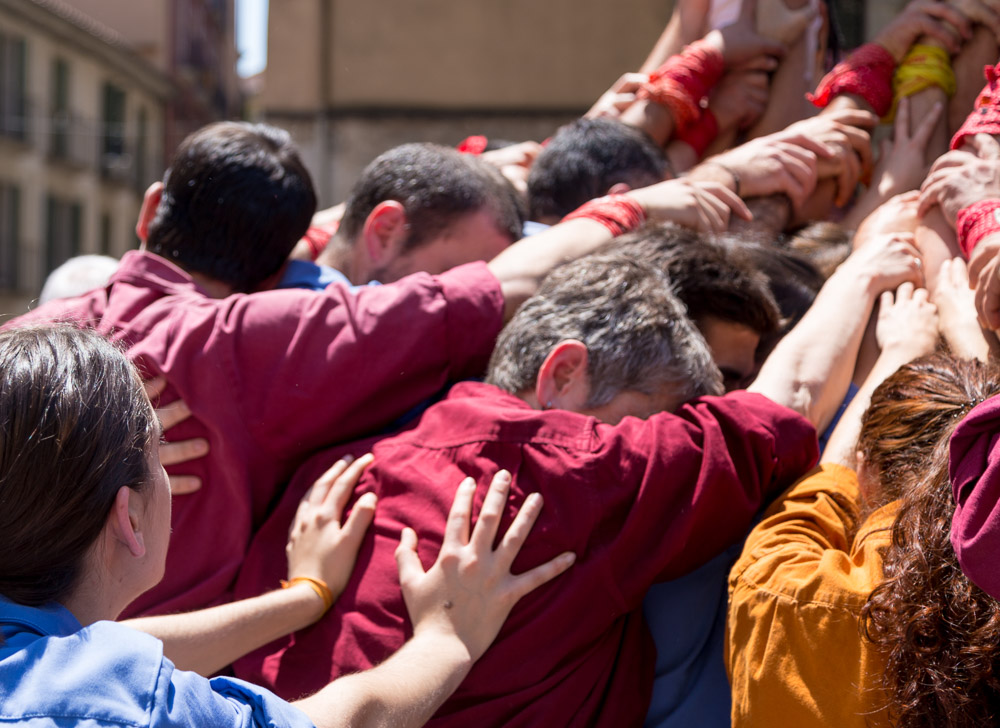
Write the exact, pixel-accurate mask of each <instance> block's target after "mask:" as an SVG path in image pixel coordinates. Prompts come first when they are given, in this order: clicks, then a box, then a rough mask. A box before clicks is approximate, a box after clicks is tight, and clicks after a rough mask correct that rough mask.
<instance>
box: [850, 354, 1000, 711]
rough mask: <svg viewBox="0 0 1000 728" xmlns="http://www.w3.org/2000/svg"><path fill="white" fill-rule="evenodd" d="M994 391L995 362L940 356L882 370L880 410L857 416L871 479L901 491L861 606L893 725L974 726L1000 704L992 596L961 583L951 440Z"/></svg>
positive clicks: (998, 622)
mask: <svg viewBox="0 0 1000 728" xmlns="http://www.w3.org/2000/svg"><path fill="white" fill-rule="evenodd" d="M997 393H1000V369H998V368H997V367H996V366H994V365H992V364H990V365H987V364H982V363H981V362H978V361H968V360H961V359H956V358H954V357H952V356H948V355H944V354H936V355H933V356H931V357H927V358H925V359H921V360H918V361H917V362H914V363H912V364H909V365H907V366H905V367H903V368H901V369H900V370H899V371H898V372H896V374H894V375H893V376H891V377H889V379H887V380H886V381H885V382H884V383H883V384H882V386H881V387H879V390H877V391H876V394H877V395H878V398H877V399H876V397H874V396H873V398H872V406H871V408H870V410H879V409H884V410H885V411H884V412H876V416H871V417H869V416H866V418H865V424H864V425H863V427H864V428H865V429H869V430H875V431H876V432H875V434H871V433H869V434H868V437H867V442H869V443H872V444H870V445H869V451H870V452H872V453H874V455H873V456H871V457H874V458H875V459H876V461H877V462H878V463H879V465H878V466H877V467H878V468H879V471H878V475H879V480H880V481H881V482H882V483H883V484H886V485H887V486H888V487H887V490H888V491H890V493H895V494H896V495H897V496H898V497H899V498H900V500H901V503H900V510H899V512H898V514H897V516H896V520H895V523H894V524H893V527H892V541H891V544H890V545H889V546H888V547H887V549H886V550H885V552H884V554H883V572H884V575H885V580H884V581H883V582H882V583H881V584H879V585H878V586H877V587H876V588H875V589H874V590H873V591H872V593H871V595H870V596H869V598H868V602H867V603H866V604H865V606H864V609H863V611H862V631H863V634H864V636H865V638H866V639H868V640H870V641H871V642H873V643H874V644H875V645H877V646H878V647H879V648H880V649H881V650H882V651H883V653H884V655H885V671H884V673H883V689H884V691H885V694H886V695H887V696H888V697H889V701H890V704H889V706H888V707H889V712H890V715H891V716H892V719H893V724H894V725H897V726H904V727H906V728H916V727H921V728H922V727H927V728H930V727H931V726H935V727H937V726H970V727H971V726H977V727H978V726H982V725H991V724H992V722H993V717H994V716H995V715H996V714H997V713H998V712H1000V672H998V671H1000V603H998V602H997V601H996V600H994V599H992V598H991V597H989V596H988V595H987V594H986V593H985V592H983V591H981V590H980V589H979V588H978V587H976V586H975V585H973V584H972V582H970V581H969V579H968V578H967V577H966V576H965V575H964V574H963V573H962V570H961V569H960V568H959V565H958V560H957V559H956V557H955V552H954V550H953V549H952V547H951V543H950V541H949V533H950V527H951V518H952V515H953V513H954V511H955V504H954V502H953V500H952V497H951V485H950V483H949V479H948V449H947V446H948V439H949V437H950V435H951V433H952V431H953V430H954V428H955V425H957V424H958V422H959V421H960V419H961V417H962V416H964V415H965V413H967V412H968V411H969V409H970V408H971V405H972V403H973V402H975V401H978V400H981V399H982V398H985V397H990V396H993V395H995V394H997ZM880 403H882V404H880ZM907 410H910V413H909V414H908V413H907ZM908 430H909V435H908V434H907V431H908ZM865 439H866V438H865V435H864V433H863V436H862V440H865ZM897 451H907V452H905V453H903V452H897ZM866 457H869V456H867V455H866Z"/></svg>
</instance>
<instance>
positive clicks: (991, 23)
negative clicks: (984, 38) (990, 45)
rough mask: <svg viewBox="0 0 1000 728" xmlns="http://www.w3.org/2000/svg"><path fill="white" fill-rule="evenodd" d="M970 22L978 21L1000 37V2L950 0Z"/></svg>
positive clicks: (988, 0) (990, 0)
mask: <svg viewBox="0 0 1000 728" xmlns="http://www.w3.org/2000/svg"><path fill="white" fill-rule="evenodd" d="M948 4H949V5H952V6H954V7H955V9H957V10H958V11H959V12H960V13H961V14H962V15H964V16H965V17H966V18H967V19H968V20H969V22H970V23H978V24H980V25H984V26H986V27H987V28H989V29H990V32H992V33H993V35H994V36H995V37H1000V2H998V1H997V0H948Z"/></svg>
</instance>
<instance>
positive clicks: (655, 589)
mask: <svg viewBox="0 0 1000 728" xmlns="http://www.w3.org/2000/svg"><path fill="white" fill-rule="evenodd" d="M742 548H743V543H742V542H740V543H738V544H736V545H734V546H732V547H730V548H729V549H728V550H726V551H724V552H723V553H721V554H719V555H718V556H716V557H715V558H714V559H712V560H711V561H709V562H708V563H707V564H705V565H704V566H702V567H701V568H699V569H696V570H695V571H692V572H691V573H690V574H687V575H686V576H682V577H681V578H679V579H675V580H673V581H667V582H663V583H661V584H654V585H653V586H652V587H651V588H650V589H649V591H648V592H646V599H645V600H644V601H643V604H642V611H643V614H644V615H645V617H646V623H647V624H648V625H649V631H650V632H651V633H652V635H653V641H654V642H655V643H656V677H655V678H654V680H653V699H652V701H651V702H650V706H649V712H648V713H647V714H646V723H645V726H646V728H681V727H682V726H685V727H686V726H692V725H696V726H699V728H729V725H730V715H729V714H730V710H731V707H732V697H731V695H730V692H731V690H730V687H729V678H728V677H727V676H726V663H725V660H724V656H723V649H724V647H725V640H726V604H727V598H728V590H727V589H728V587H727V579H728V576H729V569H730V568H731V567H732V565H733V562H734V561H736V557H737V556H739V554H740V551H742Z"/></svg>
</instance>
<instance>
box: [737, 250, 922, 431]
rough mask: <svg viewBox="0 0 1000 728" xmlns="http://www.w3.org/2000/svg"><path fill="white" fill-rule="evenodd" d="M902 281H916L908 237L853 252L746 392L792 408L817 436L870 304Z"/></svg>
mask: <svg viewBox="0 0 1000 728" xmlns="http://www.w3.org/2000/svg"><path fill="white" fill-rule="evenodd" d="M904 281H910V282H912V283H914V284H919V283H920V282H921V275H920V263H919V253H918V251H917V249H916V247H914V240H913V235H908V234H903V233H900V234H890V235H885V236H882V237H881V238H879V239H878V240H875V241H872V242H870V243H868V244H866V245H865V246H863V247H861V248H859V249H858V250H856V251H855V252H854V253H852V254H851V256H850V257H849V258H848V259H847V260H846V261H845V262H844V263H843V264H842V265H841V266H840V268H838V269H837V270H836V271H835V272H834V274H833V275H832V276H830V278H829V280H827V282H826V283H825V284H824V286H823V288H822V289H820V292H819V295H818V296H816V300H815V301H814V302H813V305H812V307H811V308H810V309H809V311H808V312H807V313H806V315H805V316H803V317H802V320H801V321H800V322H799V323H798V325H796V327H795V328H794V329H792V330H791V331H790V332H789V333H788V335H787V336H786V337H785V338H784V339H782V340H781V341H780V342H779V343H778V346H777V347H776V348H775V350H774V351H773V352H772V353H771V355H770V356H769V357H768V358H767V361H765V362H764V366H763V367H762V368H761V371H760V375H759V376H758V377H757V379H756V381H755V382H754V383H753V384H752V385H751V386H750V387H749V388H748V389H749V390H750V391H752V392H758V393H760V394H763V395H764V396H766V397H769V398H770V399H772V400H773V401H775V402H777V403H779V404H783V405H785V406H786V407H790V408H791V409H793V410H796V411H797V412H799V413H801V414H802V415H804V416H805V417H806V418H808V419H809V420H810V421H811V422H812V423H813V425H815V426H816V429H817V430H819V431H820V432H822V431H823V430H824V429H826V427H827V425H828V424H829V423H830V420H831V419H832V418H833V415H834V413H835V412H836V411H837V408H838V407H839V406H840V402H841V401H842V400H843V398H844V395H845V394H846V392H847V386H848V384H849V383H850V380H851V374H852V373H853V371H854V364H855V360H856V359H857V356H858V348H859V346H860V344H861V338H862V336H863V335H864V331H865V327H866V326H867V325H868V319H869V318H870V317H871V313H872V309H873V307H874V305H875V301H876V300H878V297H879V296H880V295H881V294H882V292H883V291H888V290H892V289H894V288H896V287H897V286H899V285H900V284H902V283H903V282H904Z"/></svg>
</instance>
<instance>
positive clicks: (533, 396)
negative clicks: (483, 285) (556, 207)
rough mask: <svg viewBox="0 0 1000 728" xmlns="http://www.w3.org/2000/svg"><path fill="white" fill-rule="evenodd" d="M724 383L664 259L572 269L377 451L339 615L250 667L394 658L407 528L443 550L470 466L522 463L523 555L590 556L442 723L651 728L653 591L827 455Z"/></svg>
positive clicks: (522, 617)
mask: <svg viewBox="0 0 1000 728" xmlns="http://www.w3.org/2000/svg"><path fill="white" fill-rule="evenodd" d="M721 384H722V382H721V377H720V375H719V372H718V370H717V369H716V367H715V366H714V364H713V363H712V360H711V355H710V353H709V351H708V348H707V346H706V345H705V342H704V340H703V339H702V337H701V336H700V335H699V334H698V333H697V331H696V330H695V329H694V327H693V326H692V324H691V323H690V321H689V320H688V319H687V318H686V316H685V315H684V310H683V306H682V304H681V303H680V302H679V301H678V300H677V299H676V297H675V296H674V295H673V293H672V292H671V287H670V283H669V281H668V280H667V278H666V276H665V275H664V274H663V273H662V272H660V271H658V270H656V269H655V268H654V267H652V266H650V265H648V264H646V263H642V262H638V261H635V260H632V259H629V258H626V257H624V256H620V255H598V256H590V257H588V258H585V259H581V260H579V261H576V262H574V263H569V264H567V265H565V266H563V267H561V268H558V269H557V270H556V271H554V272H553V273H552V274H551V275H550V276H549V277H548V278H547V279H546V281H545V283H544V284H543V285H542V287H541V288H540V290H539V292H538V294H537V295H535V296H534V297H533V298H531V299H529V300H528V301H527V302H526V303H525V304H524V305H523V306H522V307H521V309H520V310H519V311H518V313H517V314H516V315H515V316H514V318H513V319H512V320H511V322H510V323H509V324H508V325H507V327H506V328H505V329H504V331H503V333H502V334H501V335H500V338H499V340H498V342H497V348H496V350H495V352H494V354H493V357H492V359H491V362H490V369H489V373H488V377H487V383H476V382H465V383H462V384H459V385H456V386H455V387H453V388H452V390H451V392H450V393H449V394H448V396H447V397H446V398H445V400H444V401H442V402H440V403H438V404H436V405H434V406H432V407H431V408H430V409H429V410H428V411H427V412H426V413H424V415H423V417H422V418H421V420H420V422H419V424H418V425H417V426H416V428H415V429H413V430H412V431H410V432H406V433H403V434H401V435H398V436H395V437H390V438H388V439H385V440H383V441H381V442H380V443H378V444H377V445H375V447H374V448H373V450H372V452H373V453H374V455H375V464H374V465H373V466H372V468H371V469H370V470H369V471H368V473H367V474H366V475H365V477H364V479H363V480H362V481H361V483H360V484H359V489H360V490H359V492H367V491H369V490H374V492H375V493H376V494H377V495H378V498H379V506H378V510H377V511H376V515H375V522H374V525H373V528H372V530H371V531H370V533H369V534H368V536H367V537H366V540H365V543H364V544H363V545H362V548H361V552H360V554H359V559H358V563H359V569H357V570H356V572H355V574H354V576H353V577H352V579H351V581H350V583H349V584H348V586H347V588H346V589H345V591H344V592H343V594H342V595H341V596H340V598H339V599H338V600H337V603H336V604H335V606H334V609H333V611H331V613H330V615H328V616H327V617H326V618H324V619H323V620H322V621H321V622H319V623H317V625H315V626H313V627H312V628H310V630H309V632H308V634H305V635H303V636H302V637H301V638H291V639H290V640H287V641H281V642H279V643H277V644H276V645H271V646H270V647H268V648H264V649H263V650H262V651H260V652H258V653H257V654H255V655H252V656H250V657H248V658H247V659H245V660H243V661H240V662H238V663H237V665H236V670H237V673H238V674H239V675H240V676H241V677H244V678H248V679H251V680H254V681H257V682H263V684H266V685H268V686H269V687H272V688H273V689H276V690H277V691H278V692H279V693H284V694H286V695H291V694H300V693H304V692H308V691H310V690H311V689H313V688H314V687H315V686H317V685H319V684H321V682H324V681H327V680H329V677H330V676H331V675H338V674H342V673H350V672H354V671H356V670H359V669H362V668H363V667H364V666H366V665H369V664H377V663H378V662H379V661H381V660H382V659H384V657H385V656H387V655H388V654H390V653H391V651H392V650H393V649H394V648H395V647H396V646H398V645H399V644H402V642H403V640H404V639H405V635H406V634H407V632H408V629H409V628H408V626H407V623H406V617H405V611H404V605H403V602H402V598H401V595H400V592H399V586H398V582H397V580H396V577H395V575H394V573H390V570H391V569H394V568H395V567H394V566H393V550H394V548H395V539H396V534H397V533H398V531H399V529H400V528H401V527H403V526H413V527H415V528H416V529H417V530H418V532H419V533H421V539H422V540H421V549H422V553H421V556H422V558H426V557H427V553H428V552H427V551H424V550H426V549H429V548H432V547H433V545H434V544H436V543H437V542H438V541H439V540H440V538H441V537H442V535H443V533H444V530H445V528H446V514H447V509H446V508H444V506H445V504H446V500H447V499H448V498H450V491H451V488H452V486H451V485H450V484H451V482H452V480H453V476H454V475H455V474H456V473H459V472H461V473H463V474H468V475H471V476H473V477H475V478H476V479H477V481H478V482H479V483H480V484H482V483H483V475H484V474H485V473H486V472H487V470H489V469H491V468H494V467H502V468H505V469H507V470H508V471H510V473H511V474H512V476H513V484H512V488H511V493H512V500H511V503H510V504H509V506H508V512H507V513H506V514H505V520H508V519H509V518H510V511H509V509H510V508H511V507H513V505H515V504H516V503H518V502H520V501H521V500H522V499H524V498H525V497H526V496H527V495H528V493H531V492H535V491H537V492H539V493H541V494H542V496H543V497H544V499H545V504H546V505H545V511H544V512H543V515H542V517H541V520H540V521H539V523H538V525H537V527H536V530H535V533H534V534H533V538H532V539H531V541H530V542H529V543H528V544H526V546H525V551H524V552H523V553H522V554H521V556H520V557H519V559H518V565H517V566H516V567H515V568H518V569H523V568H526V567H528V566H530V565H532V564H534V563H536V562H537V561H538V560H540V559H543V558H545V554H547V553H549V552H550V551H554V552H559V551H562V550H565V549H566V548H572V549H573V550H574V551H575V553H576V554H577V556H578V558H577V561H576V563H575V565H574V568H573V570H572V572H569V573H568V574H567V575H566V576H564V577H563V579H562V581H561V582H560V583H559V584H558V585H554V586H553V587H551V588H543V589H541V590H539V591H538V592H536V593H534V594H532V595H529V596H528V597H527V598H526V599H525V600H524V601H523V602H522V603H521V604H520V605H519V606H518V607H517V608H516V609H515V611H514V613H512V615H511V618H510V620H509V621H508V623H507V625H506V626H505V628H504V630H503V631H502V632H501V634H500V636H499V638H498V640H497V642H496V643H494V645H493V646H492V647H491V648H490V650H489V651H488V652H487V653H486V655H484V657H483V658H482V660H481V661H480V662H479V663H478V664H477V665H476V667H474V668H473V670H472V672H470V674H469V676H468V678H467V679H466V681H465V682H464V683H463V685H462V686H461V687H460V688H459V689H458V691H457V692H456V694H455V696H454V697H453V698H452V699H451V700H450V701H449V702H448V703H446V704H445V706H444V707H443V708H442V710H441V711H440V712H439V713H438V716H437V719H436V720H435V721H432V722H431V725H439V726H440V725H463V726H465V725H476V726H489V725H497V726H499V725H511V724H519V725H553V726H555V725H558V726H574V725H591V726H605V725H606V726H620V725H636V724H639V723H641V721H642V717H643V716H644V715H645V710H646V705H647V704H648V701H649V690H650V685H651V678H652V660H653V657H654V655H653V649H652V644H651V642H650V640H649V635H648V632H647V631H646V628H645V626H644V624H643V620H642V615H641V612H640V605H641V603H642V598H643V596H644V594H645V592H646V589H647V588H648V587H649V586H650V584H652V583H653V582H654V581H659V580H663V579H669V578H672V577H675V576H679V575H680V574H683V573H685V572H687V571H690V570H691V569H693V568H695V567H697V566H698V565H700V564H702V563H704V562H705V561H707V560H708V559H710V558H712V557H713V556H714V555H715V554H717V553H719V552H720V551H721V550H723V549H724V548H725V547H726V546H728V545H729V544H731V543H732V542H734V541H735V540H736V539H738V538H739V537H740V536H741V535H742V534H743V532H744V530H745V529H746V528H747V527H748V526H749V524H750V520H751V518H752V517H753V515H754V513H755V512H756V510H757V508H758V507H759V505H760V503H761V501H762V498H763V497H764V496H765V494H767V493H776V492H778V491H779V490H780V489H781V488H783V487H785V486H786V485H788V484H790V483H791V481H792V480H793V479H794V478H796V477H797V476H798V475H800V474H801V473H802V472H804V471H805V470H806V469H807V468H808V467H809V466H810V465H811V464H812V462H813V461H814V459H815V457H816V440H815V433H814V430H813V428H812V425H811V424H810V423H809V422H808V421H807V420H805V419H804V418H802V417H801V416H799V415H797V414H796V413H794V412H792V411H791V410H788V409H786V408H785V407H782V406H780V405H778V404H775V403H774V402H772V401H770V400H769V399H767V398H766V397H762V396H760V395H759V394H748V393H745V392H744V393H735V394H731V395H727V396H725V397H718V396H703V395H717V394H721V392H722V386H721ZM692 398H694V399H692ZM688 400H691V401H690V402H688V403H687V404H683V403H684V402H687V401H688ZM365 446H367V444H366V445H365ZM336 456H337V453H336V452H328V453H324V454H321V455H319V456H317V457H316V458H315V459H314V460H312V461H311V462H310V463H309V464H307V465H306V466H305V467H304V468H303V469H302V470H301V471H300V473H299V474H298V475H297V477H296V480H295V481H293V483H292V484H291V485H290V487H289V490H288V492H287V493H286V496H285V499H284V500H283V502H282V503H281V505H279V507H278V509H277V511H276V513H275V515H274V516H273V517H272V519H271V520H270V521H269V522H268V523H267V524H266V525H265V526H264V527H263V528H262V530H261V532H260V533H259V534H258V537H257V539H256V540H255V543H254V545H253V546H252V548H251V550H250V552H249V554H248V559H247V562H246V565H245V568H244V570H243V572H242V573H241V579H240V585H239V587H238V591H239V592H240V593H241V594H246V593H253V592H254V591H256V590H258V589H261V588H266V585H268V584H270V583H271V581H273V579H274V578H276V577H275V576H274V574H275V573H276V572H275V569H276V568H277V567H278V566H279V564H280V562H281V561H282V559H283V551H282V549H283V545H282V544H283V541H282V544H279V540H282V539H284V538H285V535H286V534H287V530H288V518H290V517H291V515H292V514H293V513H294V511H295V501H296V499H297V498H298V497H299V496H300V494H301V491H302V489H303V483H304V482H305V480H304V479H305V478H307V477H308V473H310V472H312V471H313V470H314V469H316V468H318V467H321V464H322V463H325V462H326V461H327V460H329V459H330V458H333V457H336ZM494 463H495V465H494ZM481 494H482V487H480V496H481ZM679 628H681V629H683V626H682V625H680V626H679Z"/></svg>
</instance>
